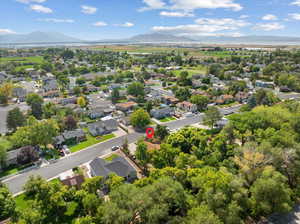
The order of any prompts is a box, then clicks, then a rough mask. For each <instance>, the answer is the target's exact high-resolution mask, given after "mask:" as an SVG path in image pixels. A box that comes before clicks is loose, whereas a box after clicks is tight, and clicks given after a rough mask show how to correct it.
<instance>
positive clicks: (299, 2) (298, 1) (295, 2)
mask: <svg viewBox="0 0 300 224" xmlns="http://www.w3.org/2000/svg"><path fill="white" fill-rule="evenodd" d="M291 5H296V6H300V0H295V1H293V2H292V3H291Z"/></svg>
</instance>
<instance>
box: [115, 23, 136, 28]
mask: <svg viewBox="0 0 300 224" xmlns="http://www.w3.org/2000/svg"><path fill="white" fill-rule="evenodd" d="M115 26H120V27H133V26H134V24H133V23H131V22H126V23H123V24H115Z"/></svg>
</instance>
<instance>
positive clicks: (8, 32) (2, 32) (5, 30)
mask: <svg viewBox="0 0 300 224" xmlns="http://www.w3.org/2000/svg"><path fill="white" fill-rule="evenodd" d="M14 33H16V32H14V31H12V30H10V29H0V35H5V34H14Z"/></svg>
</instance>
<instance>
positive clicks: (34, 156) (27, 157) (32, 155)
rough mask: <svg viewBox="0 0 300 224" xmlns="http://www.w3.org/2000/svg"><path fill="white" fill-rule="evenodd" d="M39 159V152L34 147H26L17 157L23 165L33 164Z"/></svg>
mask: <svg viewBox="0 0 300 224" xmlns="http://www.w3.org/2000/svg"><path fill="white" fill-rule="evenodd" d="M38 159H39V154H38V152H37V151H36V150H35V149H34V148H33V147H32V146H25V147H23V148H22V149H21V151H20V152H19V153H18V155H17V161H18V163H19V164H21V165H25V164H29V163H33V162H35V161H37V160H38Z"/></svg>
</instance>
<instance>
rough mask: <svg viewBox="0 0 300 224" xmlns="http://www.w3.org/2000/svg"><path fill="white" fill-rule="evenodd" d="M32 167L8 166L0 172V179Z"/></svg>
mask: <svg viewBox="0 0 300 224" xmlns="http://www.w3.org/2000/svg"><path fill="white" fill-rule="evenodd" d="M30 166H32V164H28V165H24V166H19V167H17V166H10V167H7V168H5V170H4V171H2V172H0V178H2V177H5V176H8V175H11V174H15V173H17V172H19V171H21V170H24V169H26V168H28V167H30Z"/></svg>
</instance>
